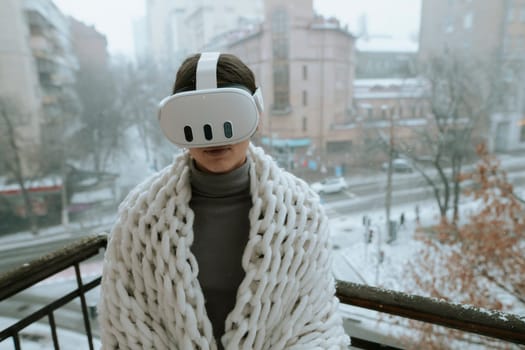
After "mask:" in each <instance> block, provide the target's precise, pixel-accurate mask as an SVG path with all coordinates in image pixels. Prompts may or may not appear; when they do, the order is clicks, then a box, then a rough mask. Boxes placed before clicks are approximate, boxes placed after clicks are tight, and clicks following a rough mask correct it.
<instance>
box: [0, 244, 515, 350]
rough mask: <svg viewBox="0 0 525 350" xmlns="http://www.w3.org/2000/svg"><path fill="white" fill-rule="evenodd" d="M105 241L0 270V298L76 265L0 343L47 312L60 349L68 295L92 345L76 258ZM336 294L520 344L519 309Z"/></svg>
mask: <svg viewBox="0 0 525 350" xmlns="http://www.w3.org/2000/svg"><path fill="white" fill-rule="evenodd" d="M106 244H107V237H106V235H104V234H103V235H97V236H90V237H86V238H83V239H81V240H79V241H78V242H75V243H73V244H71V245H68V246H66V247H64V248H63V249H60V250H58V251H57V252H54V253H52V254H49V255H46V256H44V257H42V258H40V259H37V260H34V261H32V262H30V263H27V264H24V265H23V266H20V267H19V268H17V269H14V270H11V271H9V272H7V273H5V274H3V275H0V302H3V301H5V300H7V299H9V298H11V297H13V296H14V295H16V294H17V293H19V292H21V291H23V290H26V289H27V288H29V287H31V286H33V285H35V284H36V283H38V282H40V281H43V280H45V279H46V278H48V277H50V276H53V275H55V274H57V273H58V272H61V271H63V270H65V269H68V268H70V267H72V266H73V267H74V269H75V275H76V282H77V288H76V289H75V290H73V291H72V292H70V293H68V294H66V295H63V296H61V297H59V298H58V299H56V300H54V301H52V302H51V303H49V304H48V305H45V306H43V307H42V308H40V309H39V310H37V311H35V312H33V313H31V314H30V315H28V316H26V317H24V318H22V319H20V320H18V321H16V323H14V324H12V325H10V326H9V327H7V328H5V329H2V330H1V331H0V343H1V342H3V341H5V340H6V339H9V338H11V339H12V340H13V344H14V348H15V349H17V350H18V349H20V339H19V335H20V332H21V331H22V330H23V329H24V328H26V327H27V326H29V325H31V324H33V323H35V322H38V321H40V320H41V319H42V318H44V317H46V316H47V318H48V322H49V325H50V333H51V337H52V339H53V344H54V348H55V349H59V348H60V347H59V339H58V337H57V326H56V322H55V317H54V312H55V311H56V310H57V309H59V308H61V307H63V306H64V305H65V304H66V303H68V302H70V301H71V300H73V299H75V298H80V302H81V310H82V317H83V321H84V328H85V335H86V337H87V339H88V342H89V347H90V349H93V332H92V330H91V327H90V315H89V313H88V307H87V303H86V297H85V294H86V292H88V291H89V290H91V289H93V288H95V287H96V286H98V285H99V284H100V280H101V278H100V276H99V277H96V278H94V279H93V280H92V281H90V282H88V283H85V284H84V283H83V282H82V276H81V271H80V264H81V263H82V262H84V261H86V260H87V259H90V258H92V257H94V256H96V255H98V254H99V253H100V251H101V250H102V249H103V248H105V246H106ZM337 296H338V298H339V299H340V300H341V302H342V303H344V304H348V305H352V306H356V307H360V308H365V309H369V310H375V311H379V312H382V313H386V314H391V315H396V316H401V317H404V318H408V319H413V320H418V321H423V322H428V323H431V324H435V325H441V326H445V327H448V328H452V329H458V330H462V331H465V332H468V333H475V334H481V335H484V336H488V337H491V338H494V339H499V340H504V341H507V342H511V343H516V344H521V345H525V317H521V316H518V315H513V314H509V313H504V312H499V311H489V310H482V309H479V308H475V307H472V306H468V307H466V306H465V305H462V304H453V303H448V302H445V301H440V300H436V299H432V298H427V297H421V296H417V295H410V294H406V293H402V292H396V291H392V290H385V289H381V288H376V287H370V286H366V285H360V284H356V283H351V282H341V281H339V282H337ZM352 346H353V347H354V348H360V349H378V348H381V349H398V348H396V347H394V346H385V345H384V344H379V343H377V342H376V341H374V340H373V339H361V338H358V337H352Z"/></svg>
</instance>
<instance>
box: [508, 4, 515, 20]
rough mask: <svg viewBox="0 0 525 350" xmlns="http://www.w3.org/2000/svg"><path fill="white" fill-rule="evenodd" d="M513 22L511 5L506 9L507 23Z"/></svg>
mask: <svg viewBox="0 0 525 350" xmlns="http://www.w3.org/2000/svg"><path fill="white" fill-rule="evenodd" d="M512 21H514V8H513V7H512V4H511V5H509V8H508V9H507V22H512Z"/></svg>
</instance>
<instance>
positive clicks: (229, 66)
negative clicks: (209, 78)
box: [173, 53, 257, 94]
mask: <svg viewBox="0 0 525 350" xmlns="http://www.w3.org/2000/svg"><path fill="white" fill-rule="evenodd" d="M200 57H201V54H200V53H198V54H195V55H192V56H189V57H188V58H186V59H185V60H184V62H182V64H181V66H180V67H179V70H178V71H177V76H176V78H175V84H174V85H173V93H174V94H175V93H177V92H182V91H190V90H195V75H196V73H197V62H198V61H199V58H200ZM227 84H239V85H243V86H245V87H246V88H248V89H249V90H250V91H251V92H252V94H253V93H254V92H255V89H256V88H257V87H256V85H255V76H254V74H253V72H252V71H251V69H250V68H249V67H248V66H247V65H246V64H244V62H242V61H241V60H240V59H239V58H238V57H237V56H235V55H232V54H227V53H223V54H221V55H220V56H219V62H218V63H217V85H218V86H219V87H220V86H221V85H227Z"/></svg>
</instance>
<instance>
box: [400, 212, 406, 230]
mask: <svg viewBox="0 0 525 350" xmlns="http://www.w3.org/2000/svg"><path fill="white" fill-rule="evenodd" d="M399 227H400V228H401V227H402V228H405V213H401V215H400V216H399Z"/></svg>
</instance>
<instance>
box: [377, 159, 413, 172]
mask: <svg viewBox="0 0 525 350" xmlns="http://www.w3.org/2000/svg"><path fill="white" fill-rule="evenodd" d="M382 168H383V170H384V171H387V170H388V162H384V163H383V166H382ZM392 170H393V171H397V172H400V173H401V172H407V173H411V172H413V171H414V167H413V166H412V163H410V161H409V160H407V159H404V158H396V159H393V160H392Z"/></svg>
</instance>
